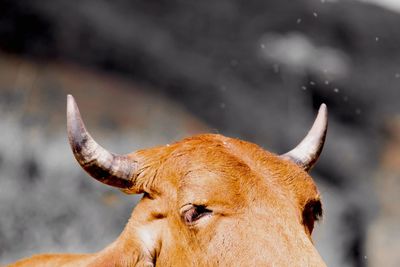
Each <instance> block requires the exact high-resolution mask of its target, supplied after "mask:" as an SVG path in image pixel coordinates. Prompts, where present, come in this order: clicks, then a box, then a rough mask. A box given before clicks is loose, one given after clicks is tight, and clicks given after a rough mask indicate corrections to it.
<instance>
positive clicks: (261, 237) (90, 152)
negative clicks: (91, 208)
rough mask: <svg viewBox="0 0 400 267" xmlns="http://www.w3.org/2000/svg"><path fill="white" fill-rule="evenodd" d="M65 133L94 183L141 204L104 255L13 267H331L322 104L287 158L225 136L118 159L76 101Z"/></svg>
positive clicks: (35, 260)
mask: <svg viewBox="0 0 400 267" xmlns="http://www.w3.org/2000/svg"><path fill="white" fill-rule="evenodd" d="M67 129H68V138H69V142H70V145H71V148H72V151H73V154H74V156H75V158H76V160H77V161H78V163H79V164H80V165H81V166H82V168H83V169H84V170H85V171H86V172H87V173H88V174H89V175H90V176H92V177H93V178H95V179H96V180H98V181H100V182H102V183H104V184H106V185H110V186H113V187H117V188H119V189H120V190H122V191H123V192H125V193H127V194H143V197H142V198H141V200H140V201H139V202H138V204H137V206H136V207H135V208H134V210H133V212H132V214H131V217H130V219H129V221H128V223H127V225H126V226H125V228H124V230H123V232H122V233H121V235H120V236H119V237H118V238H117V239H116V241H114V242H113V243H112V244H110V245H109V246H107V247H106V248H105V249H103V250H101V251H99V252H97V253H93V254H59V255H55V254H53V255H52V254H45V255H36V256H33V257H31V258H29V259H23V260H20V261H18V262H16V263H14V264H11V265H10V266H15V267H16V266H100V267H101V266H121V267H128V266H326V265H325V263H324V261H323V260H322V258H321V256H320V255H319V253H318V252H317V250H316V248H315V247H314V245H313V241H312V237H311V234H312V232H313V228H314V223H315V222H316V221H318V220H319V219H320V217H321V216H322V205H321V197H320V193H319V192H318V190H317V187H316V185H315V183H314V181H313V179H312V178H311V177H310V176H309V175H308V171H309V170H310V169H311V168H312V167H313V166H314V164H315V162H316V161H317V159H318V157H319V155H320V153H321V150H322V147H323V145H324V142H325V137H326V132H327V107H326V105H325V104H322V105H321V106H320V109H319V111H318V115H317V118H316V119H315V122H314V124H313V126H312V127H311V129H310V131H309V132H308V134H307V135H306V137H305V138H304V139H303V140H302V141H301V142H300V143H299V145H297V146H296V147H295V148H294V149H292V150H290V151H289V152H287V153H285V154H282V155H276V154H273V153H271V152H268V151H266V150H264V149H263V148H261V147H259V146H257V145H256V144H253V143H250V142H245V141H242V140H239V139H234V138H229V137H225V136H223V135H219V134H201V135H197V136H193V137H189V138H186V139H183V140H181V141H179V142H176V143H174V144H171V145H165V146H158V147H153V148H149V149H144V150H139V151H135V152H133V153H130V154H126V155H119V154H114V153H111V152H109V151H107V150H106V149H105V148H103V147H102V146H100V145H99V144H98V143H96V141H95V140H94V139H93V138H92V137H91V135H90V134H89V133H88V131H87V130H86V128H85V125H84V123H83V121H82V118H81V115H80V112H79V109H78V107H77V104H76V102H75V100H74V98H73V97H72V96H71V95H68V97H67Z"/></svg>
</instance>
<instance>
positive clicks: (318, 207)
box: [303, 200, 322, 234]
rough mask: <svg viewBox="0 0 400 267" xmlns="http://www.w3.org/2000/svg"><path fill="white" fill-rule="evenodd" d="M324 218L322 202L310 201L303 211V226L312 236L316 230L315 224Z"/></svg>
mask: <svg viewBox="0 0 400 267" xmlns="http://www.w3.org/2000/svg"><path fill="white" fill-rule="evenodd" d="M321 217H322V204H321V201H320V200H311V201H309V202H308V203H307V204H306V206H305V207H304V210H303V224H304V225H305V226H306V227H307V230H308V231H309V233H310V234H311V233H312V231H313V229H314V222H316V221H319V220H320V218H321Z"/></svg>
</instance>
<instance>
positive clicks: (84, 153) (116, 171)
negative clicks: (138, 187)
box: [67, 95, 137, 189]
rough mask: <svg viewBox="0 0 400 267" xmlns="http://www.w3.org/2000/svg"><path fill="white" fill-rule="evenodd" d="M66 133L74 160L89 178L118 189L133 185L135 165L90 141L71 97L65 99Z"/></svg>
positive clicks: (133, 162)
mask: <svg viewBox="0 0 400 267" xmlns="http://www.w3.org/2000/svg"><path fill="white" fill-rule="evenodd" d="M67 131H68V139H69V143H70V145H71V148H72V151H73V153H74V156H75V158H76V160H77V161H78V163H79V164H80V165H81V166H82V168H83V169H84V170H85V171H86V172H87V173H89V174H90V175H91V176H92V177H93V178H95V179H96V180H98V181H100V182H102V183H104V184H107V185H111V186H114V187H118V188H121V189H128V188H132V187H133V186H134V177H135V172H136V170H137V164H136V162H135V161H133V160H132V159H130V158H129V157H128V156H125V155H116V154H114V153H111V152H109V151H107V150H106V149H104V148H103V147H101V146H100V145H99V144H97V143H96V141H94V139H93V138H92V137H91V136H90V134H89V133H88V131H87V130H86V128H85V125H84V124H83V121H82V118H81V114H80V112H79V109H78V106H77V104H76V102H75V99H74V97H73V96H72V95H68V97H67Z"/></svg>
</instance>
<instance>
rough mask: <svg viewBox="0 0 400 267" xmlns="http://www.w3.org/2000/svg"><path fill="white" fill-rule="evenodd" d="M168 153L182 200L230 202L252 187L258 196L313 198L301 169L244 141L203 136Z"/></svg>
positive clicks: (313, 190)
mask: <svg viewBox="0 0 400 267" xmlns="http://www.w3.org/2000/svg"><path fill="white" fill-rule="evenodd" d="M168 149H170V152H171V153H169V160H168V161H169V163H170V164H168V161H167V162H166V163H167V165H170V166H171V168H168V167H167V169H169V172H173V173H174V175H169V177H173V179H174V181H173V183H174V184H175V186H176V188H177V189H178V193H179V194H181V195H180V196H179V197H180V198H182V199H210V198H212V199H216V198H217V197H220V198H221V199H224V198H225V199H230V200H232V196H235V199H238V198H239V197H240V196H243V195H246V194H248V193H249V192H248V190H249V188H253V189H254V188H257V189H258V191H260V192H261V193H266V192H262V189H267V190H269V191H270V190H275V191H279V192H278V194H280V195H282V194H284V195H285V194H286V195H287V194H289V195H293V197H294V198H296V200H297V201H298V202H299V203H300V204H301V205H302V204H303V203H304V202H306V201H307V199H309V198H316V197H317V195H318V191H317V189H316V186H315V184H314V182H313V180H312V178H311V177H310V176H309V175H308V174H307V173H306V172H304V171H303V170H302V169H301V168H299V167H298V166H296V165H295V164H293V163H291V162H288V161H284V160H282V159H280V158H279V157H278V156H276V155H274V154H272V153H269V152H267V151H265V150H264V149H262V148H260V147H259V146H257V145H255V144H252V143H249V142H245V141H241V140H238V139H232V138H228V137H224V136H221V135H217V134H206V135H199V136H195V137H191V138H188V139H184V140H182V141H180V142H178V143H176V144H174V145H173V146H170V147H168ZM246 190H247V191H246ZM253 191H254V190H253ZM223 192H225V193H223ZM242 200H243V199H242Z"/></svg>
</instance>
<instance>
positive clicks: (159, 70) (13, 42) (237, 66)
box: [0, 0, 400, 266]
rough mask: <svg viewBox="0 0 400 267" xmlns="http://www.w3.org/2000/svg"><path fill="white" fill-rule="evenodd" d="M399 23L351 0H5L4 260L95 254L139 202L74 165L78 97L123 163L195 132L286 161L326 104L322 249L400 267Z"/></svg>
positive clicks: (1, 77) (0, 155)
mask: <svg viewBox="0 0 400 267" xmlns="http://www.w3.org/2000/svg"><path fill="white" fill-rule="evenodd" d="M398 25H400V14H399V13H395V12H394V11H390V10H388V9H383V8H381V7H378V6H374V5H371V4H366V3H363V2H358V1H350V0H348V1H346V0H342V1H322V0H298V1H289V0H280V1H272V0H269V1H267V0H263V1H261V0H260V1H239V0H220V1H183V0H181V1H178V0H168V1H156V2H154V1H128V0H117V1H106V0H96V1H94V0H83V1H80V2H79V4H78V3H75V2H72V1H67V0H46V1H44V0H42V1H35V0H32V1H15V0H14V1H12V0H2V1H0V51H1V52H0V118H1V119H0V129H1V130H2V137H1V138H0V263H8V262H11V261H13V260H15V259H17V258H20V257H24V256H28V255H31V254H33V253H38V252H44V251H52V252H56V251H69V252H78V251H79V252H88V251H95V250H98V249H100V248H102V247H104V246H105V245H106V244H108V243H110V242H111V241H112V240H113V239H114V238H115V237H116V236H117V235H118V234H119V233H120V232H121V230H122V228H123V226H124V224H125V223H126V221H127V218H128V217H129V214H130V211H131V209H132V208H133V206H134V204H135V201H136V200H137V198H134V197H132V196H125V195H123V194H122V193H120V192H119V191H118V190H113V189H110V188H106V187H104V186H102V185H101V184H99V183H96V182H95V181H92V179H90V178H88V177H87V176H86V174H85V173H84V172H83V171H82V170H81V169H80V168H79V167H78V166H77V164H76V163H75V162H74V160H73V156H72V154H71V152H70V151H69V147H68V144H67V140H66V133H65V118H64V116H65V115H64V113H65V96H66V94H67V93H72V94H73V95H74V96H75V97H76V99H77V101H78V104H79V106H80V107H81V112H82V114H83V117H84V118H85V121H86V122H87V126H88V128H89V130H90V131H91V133H92V134H93V135H94V137H95V138H96V139H98V141H99V142H100V143H102V144H104V146H105V147H107V148H109V149H110V150H112V151H115V152H119V153H126V152H129V151H131V150H134V149H137V148H140V147H148V146H152V145H156V144H165V143H169V142H173V141H174V140H178V139H180V138H182V137H184V136H187V135H191V134H195V133H199V132H219V133H222V134H225V135H228V136H232V137H239V138H242V139H246V140H249V141H252V142H256V143H258V144H260V145H262V146H264V147H265V148H267V149H269V150H271V151H274V152H276V153H283V152H286V151H287V150H289V149H291V148H292V147H293V146H294V145H296V144H297V143H298V142H299V140H301V138H302V137H303V136H304V135H305V133H306V132H307V130H308V129H309V127H310V125H311V123H312V121H313V119H314V116H315V113H316V110H317V109H318V107H319V105H320V104H321V103H322V102H325V103H327V105H328V108H329V112H330V117H329V123H330V126H329V127H330V128H329V135H328V141H327V144H326V147H325V149H324V152H323V155H322V157H321V160H320V162H319V164H318V165H317V167H316V168H315V169H314V170H313V172H312V173H313V176H314V177H315V178H316V180H317V182H318V185H319V187H320V189H321V192H322V195H323V197H324V204H325V219H324V221H323V222H322V223H321V224H320V225H319V226H318V227H317V230H316V233H315V240H316V241H315V242H316V245H317V247H318V249H319V251H320V252H321V254H322V256H323V258H324V259H325V260H326V262H327V263H328V266H399V264H400V259H399V258H398V248H399V246H400V241H399V240H400V238H397V237H399V236H400V227H399V218H400V214H399V208H398V207H397V204H399V196H400V194H399V187H400V185H399V184H400V170H399V166H400V162H399V158H400V146H399V142H398V135H399V134H400V130H399V129H400V128H399V126H398V116H400V88H399V86H400V30H399V29H398ZM396 236H397V237H396Z"/></svg>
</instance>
